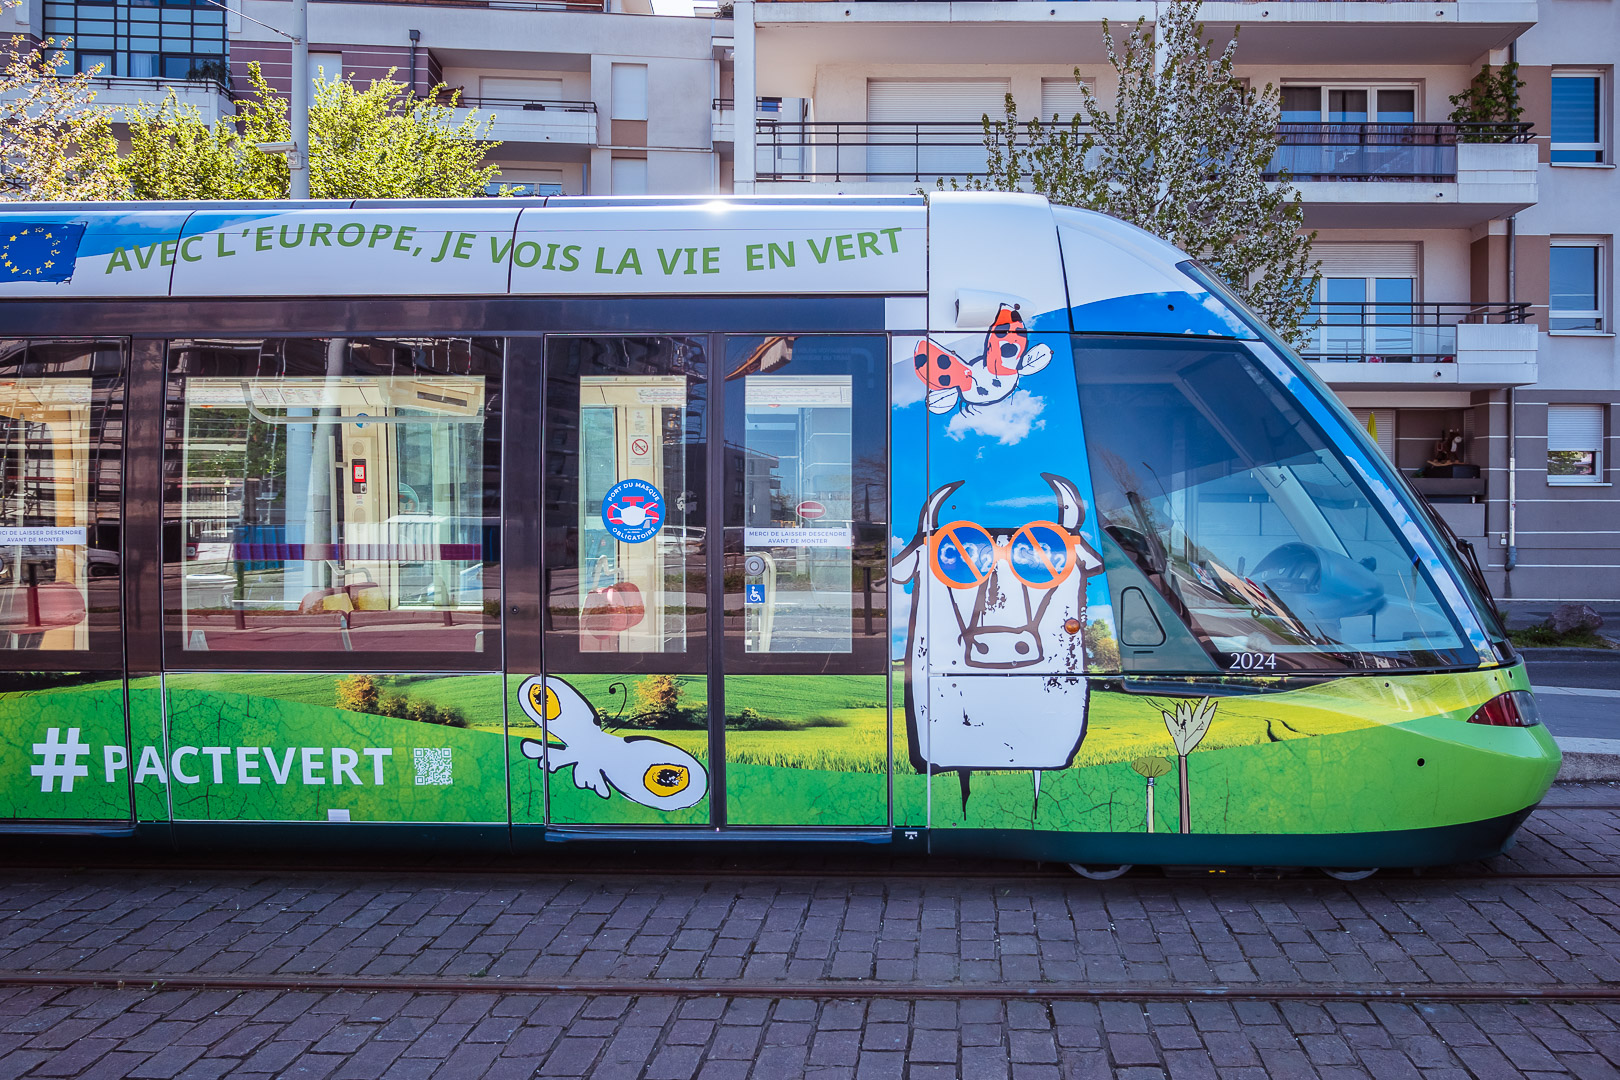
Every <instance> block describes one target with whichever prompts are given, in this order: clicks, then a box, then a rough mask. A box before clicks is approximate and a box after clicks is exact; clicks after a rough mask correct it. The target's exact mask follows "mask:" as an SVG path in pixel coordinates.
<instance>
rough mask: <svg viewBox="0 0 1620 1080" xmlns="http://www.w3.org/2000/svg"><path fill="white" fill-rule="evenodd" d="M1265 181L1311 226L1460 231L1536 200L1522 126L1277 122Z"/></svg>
mask: <svg viewBox="0 0 1620 1080" xmlns="http://www.w3.org/2000/svg"><path fill="white" fill-rule="evenodd" d="M1277 133H1278V137H1279V139H1280V145H1279V146H1278V147H1277V153H1276V154H1275V155H1274V156H1273V157H1272V159H1271V166H1272V172H1271V174H1270V176H1269V177H1268V178H1269V179H1277V178H1278V177H1279V176H1280V175H1281V174H1282V173H1287V174H1288V176H1289V178H1290V179H1291V180H1292V181H1293V182H1294V184H1295V186H1296V187H1298V189H1299V191H1300V194H1301V195H1303V196H1304V198H1305V206H1306V210H1305V218H1306V223H1307V224H1308V225H1311V226H1312V227H1326V228H1355V227H1358V226H1360V227H1369V226H1371V227H1386V228H1387V227H1425V228H1463V227H1469V226H1473V225H1477V224H1480V223H1481V222H1485V221H1491V220H1494V219H1496V218H1502V217H1507V216H1508V215H1510V214H1513V213H1516V212H1518V211H1519V210H1523V209H1524V208H1525V207H1527V206H1530V205H1533V204H1534V203H1535V201H1536V151H1535V147H1534V146H1533V145H1532V144H1531V142H1530V140H1531V138H1532V131H1531V127H1530V125H1529V124H1453V123H1416V124H1341V123H1285V124H1279V125H1278V128H1277Z"/></svg>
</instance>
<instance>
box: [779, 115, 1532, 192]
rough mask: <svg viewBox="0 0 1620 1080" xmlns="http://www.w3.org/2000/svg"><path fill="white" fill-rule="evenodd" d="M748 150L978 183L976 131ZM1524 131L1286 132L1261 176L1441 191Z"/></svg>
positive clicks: (823, 131) (873, 133)
mask: <svg viewBox="0 0 1620 1080" xmlns="http://www.w3.org/2000/svg"><path fill="white" fill-rule="evenodd" d="M754 132H755V143H756V146H757V147H758V154H759V162H758V165H757V169H756V174H757V175H758V177H759V178H760V179H761V180H802V181H811V182H818V183H840V182H844V181H861V180H868V181H884V180H887V181H908V182H911V183H931V182H932V181H933V180H934V179H936V178H938V177H974V176H983V175H984V174H985V150H984V123H983V121H982V120H968V121H918V122H911V123H907V122H877V121H842V120H809V121H782V120H770V119H760V120H757V121H756V122H755V126H754ZM1531 135H1532V131H1531V125H1530V124H1527V123H1514V124H1490V123H1481V124H1475V123H1468V124H1456V123H1449V122H1447V123H1411V124H1350V123H1343V124H1341V123H1285V124H1279V125H1277V138H1278V146H1277V152H1276V154H1275V155H1273V157H1272V160H1271V168H1270V169H1269V170H1268V172H1267V178H1268V179H1273V180H1274V179H1277V178H1278V177H1279V176H1280V175H1281V174H1282V173H1284V172H1286V173H1287V174H1288V175H1289V176H1290V178H1291V179H1293V180H1296V181H1309V180H1380V181H1391V180H1393V181H1423V180H1427V181H1435V182H1447V181H1451V180H1454V179H1455V178H1456V175H1457V145H1458V143H1471V142H1516V143H1517V142H1527V141H1529V139H1530V138H1531Z"/></svg>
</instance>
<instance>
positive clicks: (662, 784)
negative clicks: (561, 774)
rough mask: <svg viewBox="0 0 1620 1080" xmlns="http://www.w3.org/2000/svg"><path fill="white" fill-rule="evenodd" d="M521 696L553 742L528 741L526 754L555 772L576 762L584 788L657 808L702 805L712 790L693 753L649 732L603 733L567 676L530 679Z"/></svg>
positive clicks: (577, 778)
mask: <svg viewBox="0 0 1620 1080" xmlns="http://www.w3.org/2000/svg"><path fill="white" fill-rule="evenodd" d="M518 700H519V702H521V704H522V706H523V711H524V712H525V713H527V714H528V717H529V719H530V720H533V721H534V722H535V724H537V725H538V726H539V727H540V728H541V729H542V730H544V731H545V732H546V733H547V734H548V735H549V736H550V737H551V739H552V740H553V741H552V744H551V746H550V747H549V748H548V747H547V746H546V744H545V743H544V742H542V741H541V740H539V739H524V740H523V742H522V743H521V744H519V748H520V749H521V750H522V752H523V756H524V757H526V758H529V759H530V760H532V761H534V762H536V763H538V764H539V765H540V767H541V768H544V769H549V770H550V771H551V772H557V771H558V770H560V769H562V768H565V767H566V766H569V765H572V766H573V767H574V784H575V786H577V787H579V788H582V789H589V790H591V791H594V792H596V793H597V794H598V795H600V796H601V797H602V798H604V799H608V798H612V796H613V792H615V791H617V792H618V793H619V794H620V795H623V796H624V797H625V798H627V799H629V800H631V801H632V802H638V803H640V804H641V805H642V806H650V807H652V808H653V809H654V810H683V809H685V808H686V807H688V806H696V805H697V804H698V803H699V802H700V801H701V800H702V799H703V796H704V794H705V793H706V792H707V791H708V789H709V774H708V773H707V772H705V771H704V769H703V766H702V765H701V764H699V762H698V760H697V759H696V758H694V757H693V756H692V755H691V754H688V753H687V752H686V751H685V750H682V749H681V748H680V747H678V746H674V745H672V744H670V743H667V742H664V741H663V740H662V739H655V738H652V737H651V736H648V735H625V736H619V735H613V734H610V733H608V732H606V731H603V730H602V728H601V727H600V725H599V724H598V723H597V717H596V710H595V709H593V708H592V707H591V703H590V702H588V701H586V700H585V698H584V697H583V696H582V695H581V694H580V692H579V691H578V690H575V689H574V688H573V687H572V686H569V685H568V684H567V683H565V682H563V681H562V680H561V679H555V678H553V679H546V678H542V677H541V676H539V675H536V676H534V677H533V678H530V679H525V680H524V682H523V685H522V686H521V687H519V688H518ZM559 742H560V743H561V744H562V745H560V746H559V745H558V743H559Z"/></svg>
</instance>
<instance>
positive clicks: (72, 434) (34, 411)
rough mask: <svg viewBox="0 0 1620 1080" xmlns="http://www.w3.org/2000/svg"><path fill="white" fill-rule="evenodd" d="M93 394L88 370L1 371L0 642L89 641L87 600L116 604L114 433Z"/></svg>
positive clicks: (51, 644)
mask: <svg viewBox="0 0 1620 1080" xmlns="http://www.w3.org/2000/svg"><path fill="white" fill-rule="evenodd" d="M36 348H37V347H36ZM68 351H69V352H70V353H72V354H73V355H75V356H80V357H84V356H86V355H91V354H87V353H86V352H85V350H84V349H83V348H77V347H75V348H71V349H69V350H68ZM112 356H113V357H114V361H115V362H116V359H117V352H116V351H114V352H113V353H112ZM115 369H116V363H115ZM97 397H98V394H97V391H96V389H95V388H94V387H93V386H92V381H91V380H90V379H88V378H85V379H78V378H71V379H31V378H23V379H0V649H28V650H49V651H59V650H83V649H87V648H89V647H90V621H89V619H88V618H87V617H86V616H87V613H88V612H89V610H90V609H91V607H92V605H94V606H95V607H96V608H97V609H98V610H100V611H102V612H109V611H113V612H115V611H116V609H117V581H118V559H119V556H118V546H119V545H118V530H117V520H118V518H117V515H118V495H117V475H118V464H119V462H118V451H117V434H116V433H111V438H112V442H111V444H110V445H103V444H105V443H106V440H107V436H108V435H109V432H108V431H107V423H106V419H105V416H104V415H103V405H102V404H100V403H98V402H97V400H96V399H97ZM104 449H105V450H106V451H107V452H106V453H105V454H103V452H102V451H103V450H104ZM104 479H110V481H111V486H110V490H109V491H108V492H106V493H105V494H106V496H107V497H106V498H105V499H101V498H99V496H100V495H101V494H102V493H101V491H100V487H101V485H102V481H103V480H104Z"/></svg>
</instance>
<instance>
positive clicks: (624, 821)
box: [0, 194, 1559, 874]
mask: <svg viewBox="0 0 1620 1080" xmlns="http://www.w3.org/2000/svg"><path fill="white" fill-rule="evenodd" d="M4 218H5V220H4V222H3V223H0V224H3V228H0V295H3V296H4V299H5V302H4V303H3V304H0V323H3V327H0V339H3V340H0V462H3V465H0V470H3V471H0V666H3V669H4V670H3V671H0V832H10V833H30V832H32V833H42V832H43V833H64V834H66V833H92V834H100V835H104V836H127V837H130V838H132V839H133V840H149V841H152V842H156V843H159V844H175V845H203V844H222V843H226V844H241V843H254V842H261V843H276V844H287V845H291V846H295V847H296V846H298V845H321V846H323V847H328V848H330V847H333V846H342V845H354V846H355V847H357V848H359V847H367V848H375V847H377V846H379V845H390V844H398V845H401V846H407V847H414V848H420V847H423V846H426V845H445V846H454V847H459V848H468V847H485V848H490V849H508V850H512V849H515V850H519V851H524V850H527V851H530V852H534V853H536V855H537V857H540V856H539V853H540V852H542V851H543V850H545V849H546V845H547V844H553V843H561V842H602V841H636V842H639V843H643V844H645V843H648V842H652V841H656V840H668V841H671V842H674V841H677V840H686V841H691V840H709V841H726V840H749V841H754V842H756V843H767V844H779V843H794V842H805V841H818V842H830V841H846V842H851V843H866V844H890V845H894V846H895V847H896V848H906V849H911V850H923V849H927V850H932V851H949V852H956V853H980V854H985V855H998V856H1013V857H1027V858H1031V859H1041V860H1058V861H1064V862H1069V863H1073V864H1076V865H1077V868H1078V869H1080V870H1082V872H1086V873H1090V874H1098V873H1104V872H1110V869H1109V868H1118V867H1120V866H1124V865H1128V864H1159V865H1168V864H1181V865H1266V866H1321V867H1326V868H1335V869H1337V870H1339V871H1341V872H1342V871H1344V870H1349V869H1355V868H1371V867H1379V866H1418V865H1425V864H1438V863H1448V862H1454V861H1459V860H1465V859H1475V858H1482V857H1488V856H1491V855H1494V854H1496V853H1498V852H1500V851H1502V850H1503V849H1504V848H1505V847H1506V846H1507V845H1508V844H1509V843H1510V841H1511V839H1512V836H1513V833H1514V830H1515V829H1516V827H1517V826H1518V825H1519V824H1520V822H1522V821H1523V820H1524V818H1525V816H1526V815H1527V814H1528V813H1529V812H1530V810H1531V809H1532V808H1533V807H1534V806H1535V805H1536V803H1537V801H1538V800H1539V799H1540V798H1541V797H1542V795H1543V794H1544V793H1545V792H1546V790H1547V788H1548V786H1549V785H1550V784H1551V783H1552V780H1553V777H1554V775H1555V774H1556V772H1557V769H1558V765H1559V753H1558V750H1557V748H1556V746H1555V744H1554V743H1553V740H1552V739H1551V738H1550V737H1549V736H1548V735H1547V733H1546V731H1545V729H1544V728H1542V727H1541V726H1540V725H1539V724H1538V722H1537V718H1536V708H1535V703H1534V700H1533V698H1532V697H1531V694H1530V688H1529V683H1528V681H1527V679H1526V676H1525V670H1524V666H1523V664H1522V663H1520V661H1519V660H1518V658H1517V657H1516V656H1515V654H1514V653H1513V651H1512V649H1511V648H1510V647H1509V645H1508V643H1507V641H1506V640H1505V637H1504V635H1503V633H1502V630H1501V627H1500V625H1499V623H1498V620H1497V619H1496V617H1495V615H1494V613H1493V609H1492V607H1491V603H1490V601H1489V598H1488V596H1487V595H1486V592H1485V588H1484V585H1483V582H1482V580H1481V578H1480V575H1479V573H1478V570H1477V567H1475V566H1473V565H1472V564H1471V559H1469V558H1465V557H1462V556H1463V555H1465V554H1466V553H1460V552H1459V551H1458V550H1457V549H1456V544H1455V541H1454V540H1453V539H1452V538H1451V537H1450V535H1449V533H1448V532H1447V531H1446V530H1445V529H1444V527H1443V525H1441V524H1440V523H1439V522H1438V521H1437V520H1436V519H1435V518H1434V517H1432V516H1431V515H1430V513H1429V512H1428V511H1427V508H1426V507H1425V506H1424V504H1423V503H1422V500H1420V499H1419V498H1417V497H1416V496H1415V495H1414V494H1413V493H1412V492H1411V491H1410V490H1409V488H1408V487H1407V485H1406V484H1405V483H1404V481H1403V480H1402V479H1401V478H1400V477H1399V475H1398V474H1397V473H1396V472H1395V471H1394V470H1393V469H1392V468H1391V467H1390V465H1389V463H1388V462H1387V461H1385V460H1384V458H1383V457H1382V456H1381V455H1380V454H1379V452H1378V451H1377V449H1376V447H1375V446H1374V445H1373V444H1372V442H1371V441H1370V440H1369V439H1368V438H1367V435H1366V433H1365V432H1364V431H1362V430H1360V428H1359V427H1358V425H1357V424H1356V423H1355V421H1354V420H1353V419H1352V418H1351V417H1350V416H1349V415H1348V414H1347V413H1346V412H1345V410H1344V409H1343V408H1342V407H1340V406H1339V405H1338V404H1337V402H1336V401H1335V400H1334V398H1333V397H1332V395H1331V394H1330V393H1329V392H1328V391H1326V390H1325V389H1324V388H1323V387H1322V385H1321V384H1320V383H1319V382H1317V381H1316V380H1315V379H1314V378H1313V376H1312V375H1311V374H1310V372H1309V371H1308V369H1307V368H1306V366H1305V365H1304V364H1302V363H1301V362H1300V360H1299V358H1298V357H1297V356H1295V355H1294V354H1293V353H1291V352H1290V351H1289V350H1288V349H1287V348H1286V346H1284V345H1283V344H1282V343H1281V342H1280V341H1279V340H1277V338H1276V337H1275V335H1273V334H1272V333H1271V332H1270V331H1269V330H1268V329H1267V328H1266V327H1264V326H1263V325H1261V324H1260V323H1259V322H1258V321H1257V320H1256V319H1255V318H1254V317H1253V316H1252V315H1251V314H1250V313H1248V312H1247V311H1245V310H1244V309H1243V307H1242V306H1241V305H1240V304H1239V303H1238V302H1237V301H1236V300H1234V299H1233V298H1232V297H1231V296H1230V295H1229V294H1227V293H1226V292H1225V291H1224V290H1223V289H1222V288H1221V286H1220V285H1219V284H1217V282H1216V281H1215V280H1214V279H1213V278H1212V277H1211V276H1210V275H1209V274H1208V273H1207V272H1205V271H1204V270H1203V269H1202V268H1200V267H1199V266H1198V265H1197V264H1196V263H1194V262H1192V261H1191V260H1189V259H1188V258H1187V257H1186V256H1185V255H1184V254H1182V253H1180V252H1178V251H1176V250H1174V249H1172V248H1170V247H1168V246H1166V245H1165V244H1163V243H1162V242H1160V241H1158V240H1156V239H1154V238H1152V237H1150V236H1148V235H1147V234H1145V233H1143V232H1140V231H1138V230H1136V229H1134V228H1131V227H1129V226H1126V225H1123V224H1121V223H1119V222H1117V221H1114V220H1112V219H1109V218H1106V217H1102V216H1099V215H1095V214H1091V213H1087V212H1084V211H1079V210H1073V209H1068V208H1064V207H1055V206H1051V205H1049V204H1047V203H1046V202H1045V201H1043V200H1041V199H1039V198H1035V197H1031V196H1017V195H988V194H960V195H958V194H941V195H937V196H935V197H933V198H931V199H929V200H927V201H925V200H923V199H922V198H920V197H916V198H913V197H894V198H890V197H872V198H855V197H850V198H823V199H772V198H737V199H725V200H681V199H636V200H625V199H589V198H561V197H554V198H549V199H544V200H540V199H532V200H521V201H519V200H479V201H476V202H465V203H461V202H448V203H444V202H439V203H251V204H248V203H243V204H229V203H198V204H121V205H116V206H108V205H106V204H102V205H87V206H77V205H49V204H39V205H31V206H27V207H25V208H24V207H19V208H16V209H9V210H8V211H6V213H5V214H4ZM7 238H9V239H7Z"/></svg>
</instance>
